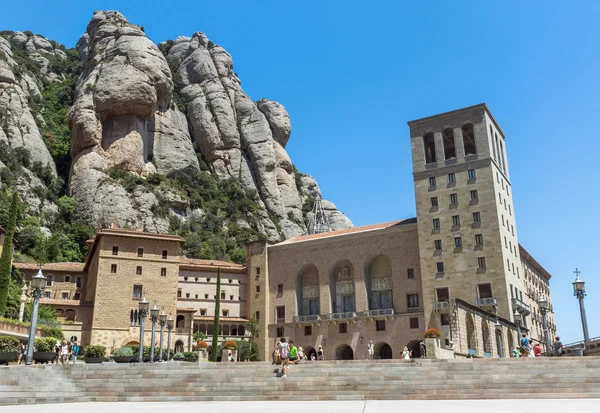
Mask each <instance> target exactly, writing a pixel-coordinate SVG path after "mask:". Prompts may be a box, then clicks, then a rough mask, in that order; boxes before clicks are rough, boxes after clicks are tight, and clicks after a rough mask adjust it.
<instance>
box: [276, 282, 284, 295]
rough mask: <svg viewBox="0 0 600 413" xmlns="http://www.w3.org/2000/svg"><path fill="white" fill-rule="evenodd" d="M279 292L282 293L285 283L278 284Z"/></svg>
mask: <svg viewBox="0 0 600 413" xmlns="http://www.w3.org/2000/svg"><path fill="white" fill-rule="evenodd" d="M277 292H278V293H282V292H283V284H277Z"/></svg>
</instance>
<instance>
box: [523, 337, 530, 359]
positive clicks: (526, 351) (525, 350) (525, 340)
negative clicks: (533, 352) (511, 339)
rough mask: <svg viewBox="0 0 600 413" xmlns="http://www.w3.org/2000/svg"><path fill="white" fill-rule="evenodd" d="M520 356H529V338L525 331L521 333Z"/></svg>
mask: <svg viewBox="0 0 600 413" xmlns="http://www.w3.org/2000/svg"><path fill="white" fill-rule="evenodd" d="M521 357H529V339H528V338H527V335H526V334H525V333H523V334H521Z"/></svg>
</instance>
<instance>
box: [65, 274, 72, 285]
mask: <svg viewBox="0 0 600 413" xmlns="http://www.w3.org/2000/svg"><path fill="white" fill-rule="evenodd" d="M65 282H66V283H70V282H71V276H69V275H65Z"/></svg>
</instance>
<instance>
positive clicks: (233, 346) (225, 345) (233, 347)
mask: <svg viewBox="0 0 600 413" xmlns="http://www.w3.org/2000/svg"><path fill="white" fill-rule="evenodd" d="M223 348H224V349H227V350H237V343H236V342H235V341H231V340H229V341H226V342H225V343H223Z"/></svg>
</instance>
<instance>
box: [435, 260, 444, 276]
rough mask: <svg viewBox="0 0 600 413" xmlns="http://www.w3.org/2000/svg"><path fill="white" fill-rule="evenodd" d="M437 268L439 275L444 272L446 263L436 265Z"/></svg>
mask: <svg viewBox="0 0 600 413" xmlns="http://www.w3.org/2000/svg"><path fill="white" fill-rule="evenodd" d="M435 266H436V268H437V272H438V273H439V274H441V273H443V272H444V263H443V262H438V263H436V264H435Z"/></svg>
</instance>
